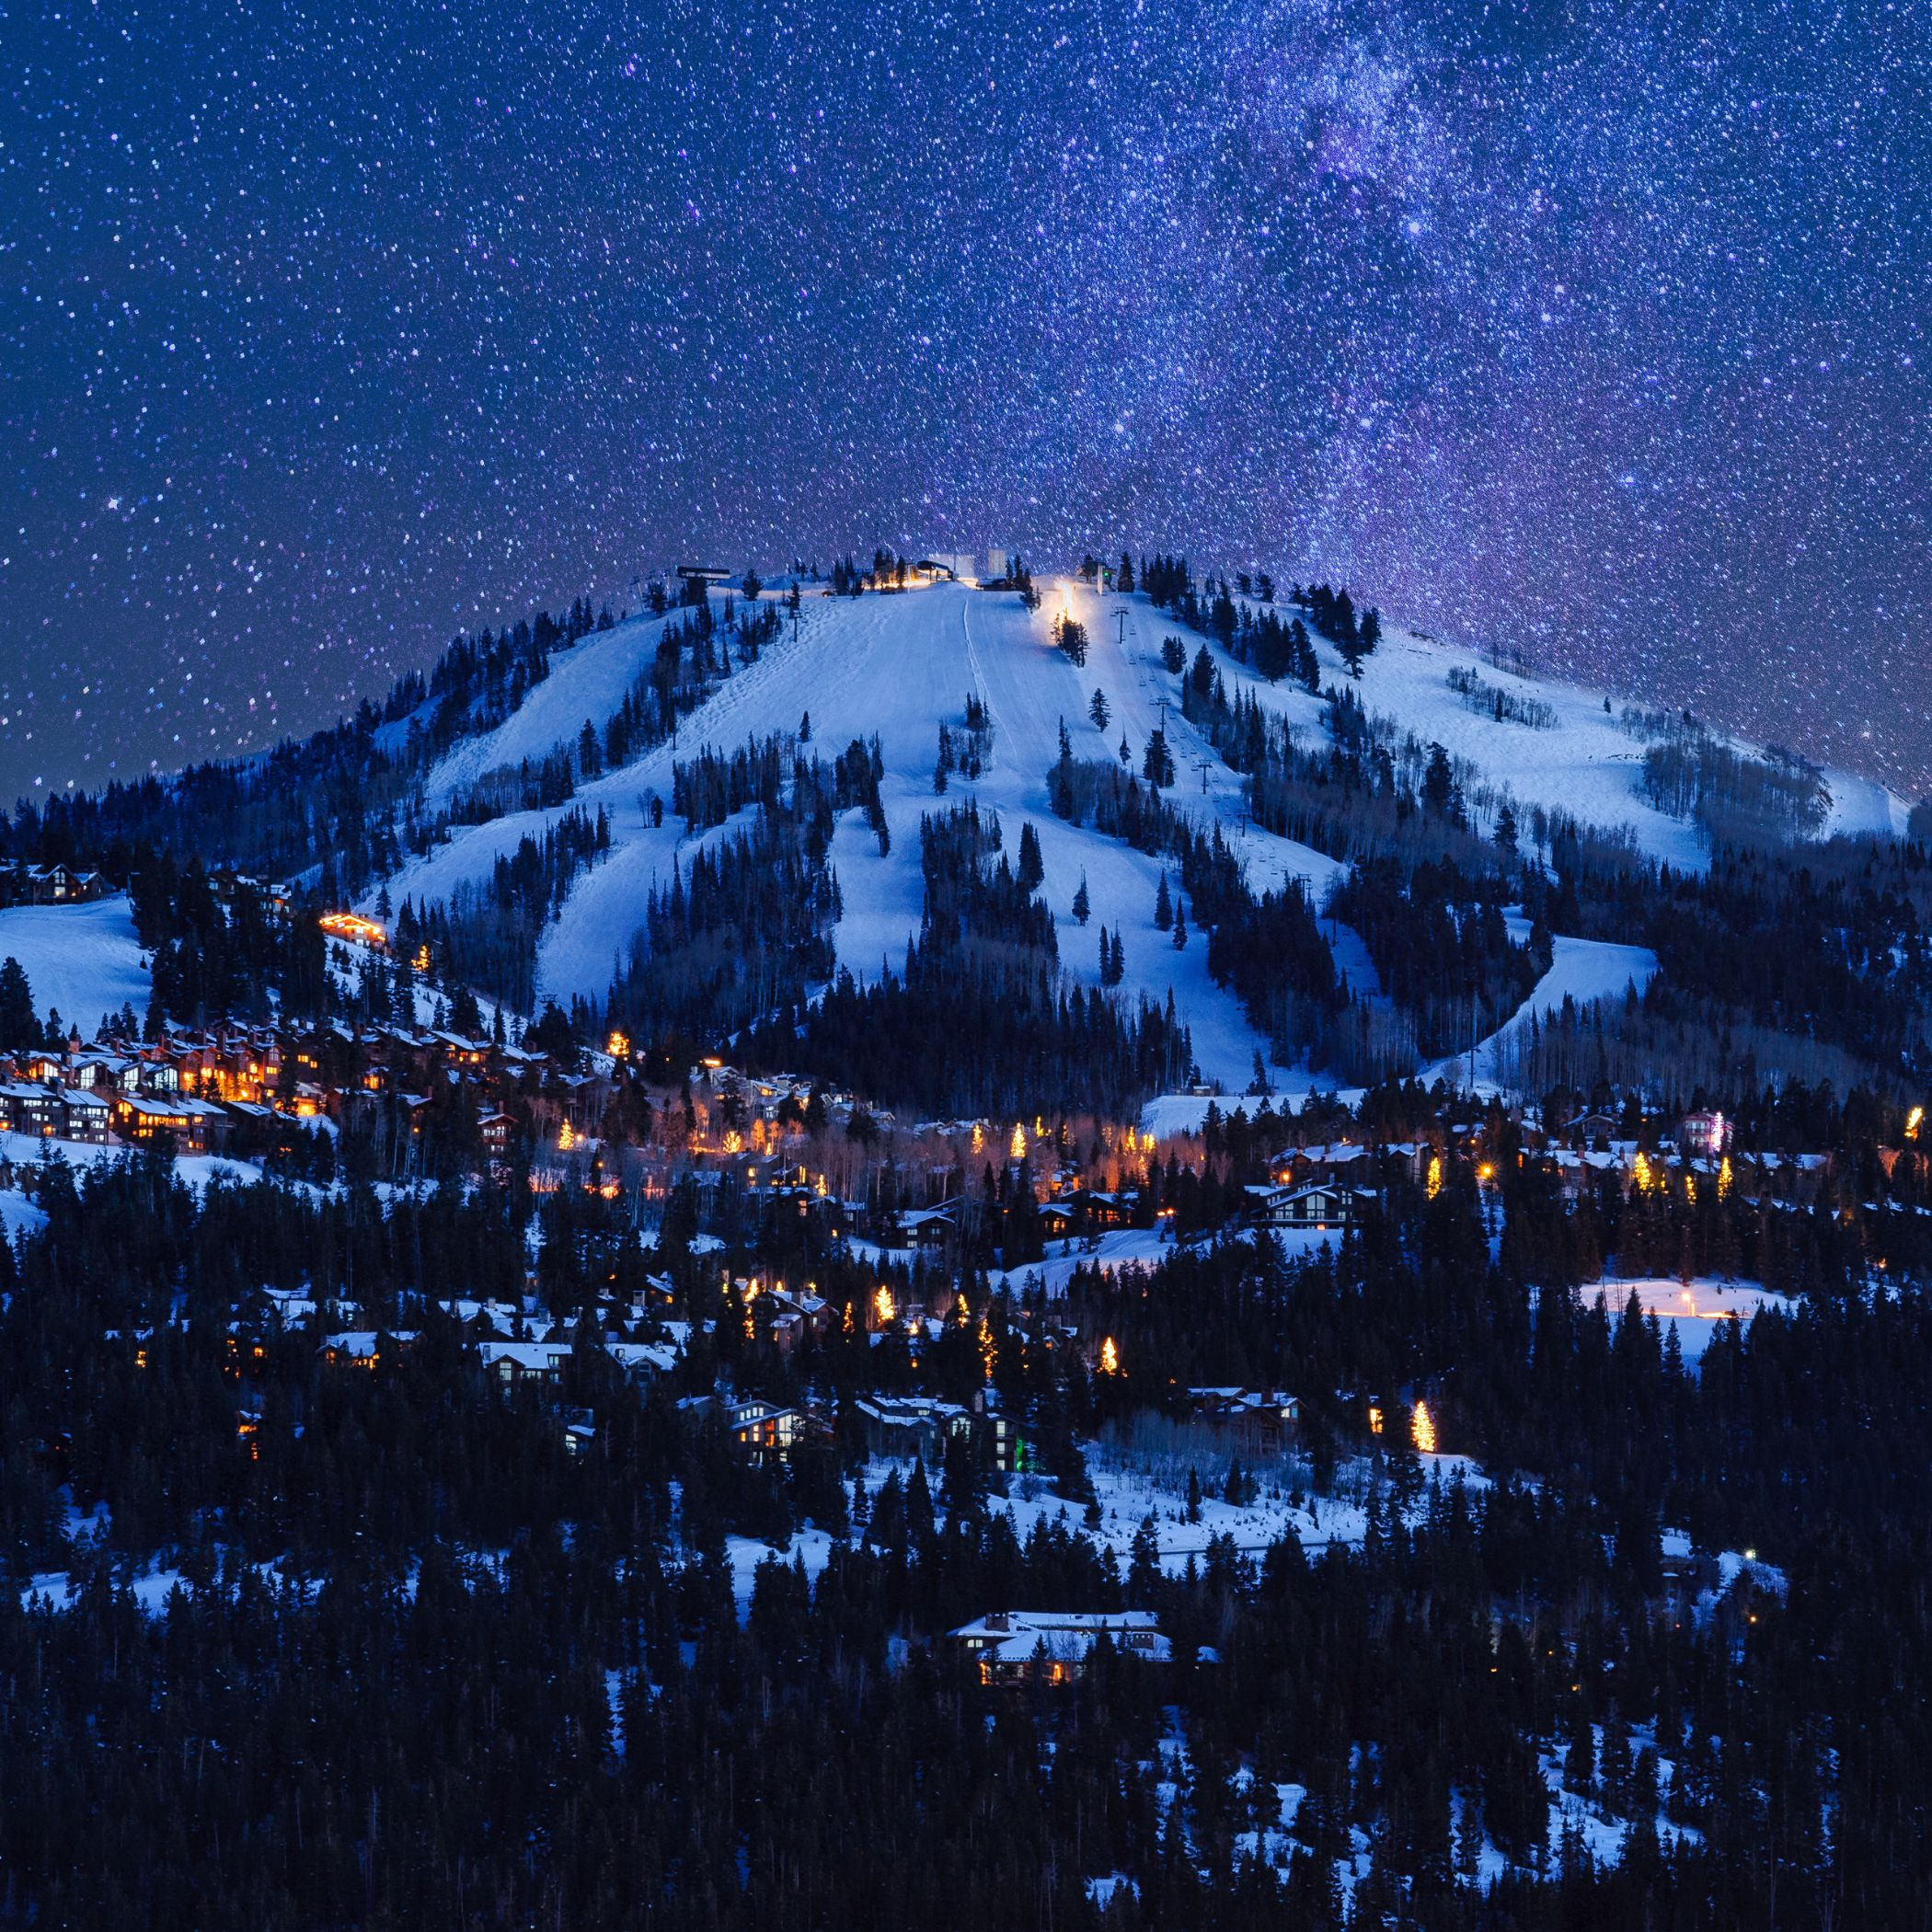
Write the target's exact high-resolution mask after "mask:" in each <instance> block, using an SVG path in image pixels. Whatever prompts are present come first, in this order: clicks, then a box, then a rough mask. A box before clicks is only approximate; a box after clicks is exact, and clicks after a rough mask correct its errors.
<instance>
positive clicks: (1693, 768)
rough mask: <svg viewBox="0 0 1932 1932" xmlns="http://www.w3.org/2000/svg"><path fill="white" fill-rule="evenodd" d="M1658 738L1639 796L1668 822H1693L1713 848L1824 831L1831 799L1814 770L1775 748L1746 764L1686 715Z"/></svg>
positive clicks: (1746, 758)
mask: <svg viewBox="0 0 1932 1932" xmlns="http://www.w3.org/2000/svg"><path fill="white" fill-rule="evenodd" d="M1643 787H1644V792H1645V795H1646V796H1647V797H1648V798H1649V799H1650V802H1651V803H1652V804H1653V805H1655V806H1656V807H1657V809H1658V810H1659V811H1667V812H1669V813H1670V814H1671V816H1672V817H1673V818H1680V819H1687V818H1695V819H1696V821H1697V822H1698V823H1699V824H1700V825H1702V826H1703V828H1704V830H1705V832H1706V833H1707V834H1708V836H1709V838H1710V841H1711V843H1712V844H1713V845H1773V846H1776V845H1781V844H1788V843H1789V842H1790V841H1791V840H1793V839H1801V838H1810V837H1811V836H1813V835H1814V834H1816V833H1817V832H1818V831H1819V830H1820V829H1821V828H1822V827H1823V824H1824V821H1825V817H1826V814H1827V813H1828V812H1829V811H1831V805H1832V795H1831V791H1830V789H1829V788H1828V787H1827V786H1826V784H1825V782H1824V776H1823V773H1822V772H1820V771H1819V770H1818V768H1817V766H1815V765H1808V764H1806V763H1805V761H1804V760H1803V759H1801V758H1798V757H1794V756H1793V755H1792V754H1791V753H1789V752H1787V751H1785V750H1783V749H1782V748H1781V747H1778V746H1776V745H1774V746H1772V747H1771V748H1770V749H1769V750H1767V751H1766V752H1765V755H1764V756H1763V757H1761V758H1754V757H1751V756H1750V755H1749V754H1748V753H1742V752H1740V751H1738V750H1736V749H1735V748H1734V747H1732V746H1731V745H1728V744H1725V743H1723V742H1721V741H1720V740H1719V739H1717V738H1714V737H1713V736H1712V735H1711V733H1710V732H1709V731H1708V730H1706V729H1705V728H1704V726H1702V725H1701V724H1698V723H1696V721H1695V720H1694V719H1690V718H1689V716H1688V714H1686V715H1685V717H1684V718H1683V719H1667V720H1664V721H1663V723H1662V736H1661V737H1660V738H1658V739H1657V740H1656V742H1652V743H1650V744H1649V745H1646V746H1645V748H1644V754H1643Z"/></svg>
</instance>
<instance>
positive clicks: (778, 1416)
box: [678, 1396, 808, 1463]
mask: <svg viewBox="0 0 1932 1932" xmlns="http://www.w3.org/2000/svg"><path fill="white" fill-rule="evenodd" d="M678 1407H679V1408H680V1409H683V1410H684V1411H685V1413H686V1414H689V1415H697V1416H708V1415H716V1416H717V1417H718V1418H719V1420H721V1421H722V1422H723V1424H724V1428H725V1432H726V1433H727V1434H728V1435H729V1436H730V1438H731V1440H732V1441H733V1442H734V1443H737V1445H738V1447H739V1448H740V1449H741V1450H742V1452H743V1453H744V1455H745V1456H746V1458H747V1459H748V1460H749V1461H751V1462H753V1463H762V1462H765V1461H766V1460H767V1459H770V1460H773V1461H777V1462H783V1461H784V1460H785V1459H786V1458H787V1457H788V1455H790V1454H791V1452H792V1451H793V1450H794V1449H796V1448H797V1447H798V1445H799V1443H800V1442H802V1441H803V1440H804V1438H805V1435H806V1432H807V1426H808V1418H807V1417H806V1415H805V1413H804V1411H803V1410H802V1409H787V1408H785V1407H783V1406H782V1405H781V1404H779V1403H776V1402H767V1401H765V1399H764V1397H760V1396H749V1397H744V1398H742V1399H739V1398H736V1397H729V1396H686V1397H684V1400H683V1401H682V1402H680V1403H679V1404H678Z"/></svg>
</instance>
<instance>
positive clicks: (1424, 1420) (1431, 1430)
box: [1409, 1402, 1435, 1455]
mask: <svg viewBox="0 0 1932 1932" xmlns="http://www.w3.org/2000/svg"><path fill="white" fill-rule="evenodd" d="M1409 1441H1410V1442H1412V1443H1414V1444H1415V1445H1416V1448H1417V1449H1418V1450H1419V1451H1420V1453H1421V1454H1422V1455H1434V1454H1435V1418H1434V1417H1433V1416H1432V1415H1431V1414H1430V1413H1429V1405H1428V1403H1426V1402H1418V1403H1417V1404H1416V1407H1415V1413H1414V1414H1413V1415H1412V1416H1410V1417H1409Z"/></svg>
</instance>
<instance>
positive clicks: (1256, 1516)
mask: <svg viewBox="0 0 1932 1932" xmlns="http://www.w3.org/2000/svg"><path fill="white" fill-rule="evenodd" d="M1230 1459H1231V1457H1230V1452H1229V1451H1228V1450H1227V1449H1226V1448H1225V1447H1222V1448H1218V1449H1217V1448H1214V1447H1212V1446H1203V1447H1202V1449H1201V1452H1200V1454H1199V1455H1187V1456H1182V1457H1181V1458H1179V1459H1178V1460H1177V1459H1176V1458H1175V1457H1173V1456H1171V1455H1167V1456H1153V1455H1139V1454H1135V1453H1133V1452H1131V1451H1130V1450H1128V1449H1126V1448H1118V1449H1117V1448H1114V1447H1111V1446H1110V1445H1108V1444H1104V1443H1094V1444H1090V1445H1089V1446H1088V1449H1087V1470H1088V1473H1089V1475H1090V1476H1091V1477H1092V1479H1093V1486H1094V1494H1095V1497H1096V1499H1097V1500H1098V1502H1099V1505H1100V1526H1099V1528H1098V1529H1094V1528H1091V1527H1089V1526H1088V1524H1087V1520H1086V1510H1085V1507H1084V1505H1081V1504H1076V1503H1072V1502H1068V1501H1065V1500H1064V1499H1063V1498H1062V1497H1061V1496H1060V1495H1059V1493H1058V1492H1057V1491H1056V1489H1054V1487H1053V1485H1052V1482H1051V1480H1049V1479H1048V1478H1044V1477H1039V1476H1013V1477H1010V1478H1008V1479H1007V1491H1008V1493H1007V1494H1006V1495H1005V1496H992V1497H989V1498H988V1499H987V1504H986V1506H987V1508H988V1509H989V1510H992V1511H994V1512H997V1513H999V1514H1002V1515H1005V1516H1006V1517H1007V1518H1008V1519H1009V1520H1010V1521H1011V1523H1012V1524H1013V1531H1014V1534H1015V1535H1017V1536H1018V1538H1019V1540H1020V1541H1021V1542H1022V1543H1024V1542H1025V1541H1026V1539H1027V1538H1028V1537H1029V1535H1031V1534H1032V1532H1033V1529H1034V1527H1035V1525H1036V1524H1041V1523H1050V1524H1061V1525H1063V1526H1064V1528H1066V1529H1067V1530H1069V1531H1071V1532H1072V1533H1074V1534H1075V1535H1085V1536H1087V1537H1088V1538H1089V1539H1090V1540H1092V1541H1093V1542H1094V1543H1095V1544H1096V1546H1097V1547H1099V1548H1101V1549H1110V1550H1111V1551H1112V1552H1113V1553H1114V1556H1115V1558H1116V1559H1117V1560H1118V1561H1119V1563H1120V1566H1121V1570H1122V1571H1123V1572H1124V1570H1126V1568H1127V1565H1128V1563H1129V1561H1130V1559H1131V1558H1132V1557H1133V1539H1134V1535H1135V1533H1136V1532H1137V1531H1138V1530H1139V1529H1140V1528H1141V1526H1142V1524H1144V1523H1145V1522H1148V1521H1149V1520H1151V1521H1152V1523H1153V1525H1154V1534H1155V1539H1156V1544H1157V1545H1158V1547H1159V1550H1160V1561H1161V1568H1162V1569H1163V1570H1165V1571H1166V1572H1167V1574H1168V1575H1170V1576H1176V1577H1178V1576H1180V1575H1182V1574H1183V1573H1184V1572H1185V1571H1186V1570H1187V1567H1188V1564H1189V1561H1190V1559H1191V1560H1193V1561H1195V1562H1200V1561H1201V1560H1202V1558H1204V1557H1205V1556H1206V1553H1207V1547H1208V1545H1209V1544H1210V1542H1212V1541H1213V1539H1214V1538H1215V1537H1217V1536H1227V1537H1230V1538H1231V1539H1232V1540H1233V1542H1234V1546H1235V1547H1236V1550H1237V1551H1239V1552H1240V1554H1241V1555H1243V1556H1245V1557H1250V1558H1253V1557H1259V1556H1260V1555H1261V1554H1262V1553H1263V1552H1264V1551H1265V1550H1267V1549H1269V1548H1270V1547H1272V1546H1273V1545H1274V1544H1276V1543H1279V1542H1280V1541H1281V1540H1282V1537H1283V1536H1286V1535H1293V1536H1294V1537H1295V1538H1296V1539H1297V1540H1298V1541H1299V1542H1300V1543H1301V1545H1302V1547H1303V1548H1304V1549H1305V1550H1306V1551H1307V1552H1308V1553H1309V1554H1310V1555H1311V1556H1312V1555H1316V1554H1318V1553H1319V1552H1320V1551H1322V1550H1324V1549H1327V1548H1328V1547H1329V1546H1331V1545H1335V1546H1351V1545H1356V1544H1359V1543H1360V1542H1361V1541H1362V1539H1363V1535H1365V1534H1366V1532H1367V1529H1368V1512H1367V1508H1366V1501H1367V1497H1368V1486H1369V1484H1370V1482H1371V1481H1372V1480H1373V1478H1372V1476H1371V1474H1370V1472H1369V1470H1368V1467H1367V1466H1366V1465H1356V1464H1350V1465H1345V1466H1343V1467H1342V1469H1341V1470H1340V1473H1339V1474H1338V1477H1337V1479H1336V1482H1335V1485H1334V1491H1333V1493H1332V1494H1328V1495H1319V1496H1317V1495H1316V1494H1314V1493H1312V1491H1311V1489H1310V1486H1309V1472H1308V1470H1307V1468H1306V1466H1305V1465H1303V1464H1301V1463H1300V1462H1298V1461H1296V1460H1295V1459H1294V1458H1293V1457H1292V1456H1290V1457H1282V1458H1281V1459H1279V1460H1278V1461H1277V1462H1275V1463H1272V1464H1270V1465H1266V1466H1260V1467H1259V1468H1258V1469H1250V1471H1249V1473H1250V1475H1251V1476H1253V1477H1254V1478H1255V1480H1256V1483H1257V1486H1258V1493H1257V1494H1256V1496H1255V1498H1254V1500H1253V1501H1248V1502H1243V1503H1230V1502H1228V1501H1226V1500H1225V1497H1224V1496H1223V1495H1222V1493H1221V1491H1222V1489H1223V1487H1224V1486H1225V1481H1226V1478H1227V1471H1228V1464H1229V1461H1230ZM1420 1461H1421V1464H1422V1470H1423V1484H1424V1488H1423V1492H1422V1494H1421V1496H1420V1497H1419V1499H1418V1500H1417V1501H1416V1502H1415V1503H1414V1504H1413V1506H1412V1507H1411V1509H1410V1510H1409V1518H1410V1520H1411V1521H1415V1522H1420V1520H1421V1518H1422V1516H1423V1515H1424V1513H1425V1512H1426V1511H1427V1508H1428V1491H1429V1489H1430V1488H1431V1487H1432V1486H1434V1485H1437V1484H1449V1485H1453V1484H1454V1483H1455V1482H1456V1481H1458V1480H1460V1481H1463V1482H1466V1483H1468V1484H1471V1485H1472V1486H1475V1487H1478V1488H1479V1487H1481V1486H1483V1485H1484V1483H1485V1482H1486V1480H1487V1478H1485V1477H1484V1476H1483V1474H1482V1472H1481V1470H1480V1469H1478V1467H1477V1466H1476V1465H1475V1464H1474V1463H1472V1462H1471V1461H1470V1460H1469V1459H1468V1458H1467V1457H1466V1456H1460V1455H1425V1456H1423V1457H1421V1458H1420ZM1190 1467H1191V1468H1194V1469H1196V1470H1197V1471H1198V1473H1199V1475H1200V1478H1201V1484H1202V1499H1201V1504H1200V1515H1199V1520H1198V1521H1195V1522H1190V1521H1189V1519H1188V1501H1187V1487H1188V1484H1187V1477H1188V1470H1189V1468H1190ZM894 1473H896V1474H897V1476H898V1478H899V1479H900V1481H901V1482H902V1483H903V1482H905V1481H907V1480H908V1479H909V1478H911V1476H912V1473H913V1464H912V1463H911V1461H909V1460H895V1459H892V1458H890V1457H880V1456H875V1457H873V1458H872V1459H871V1460H870V1461H869V1462H868V1463H867V1465H866V1466H865V1468H864V1470H863V1471H862V1472H861V1474H862V1476H863V1479H864V1482H865V1486H866V1493H867V1495H868V1497H871V1496H877V1495H878V1493H879V1489H880V1485H881V1484H882V1483H883V1482H884V1481H885V1479H886V1478H887V1476H888V1475H891V1474H894ZM926 1481H927V1483H928V1484H929V1485H930V1487H931V1489H932V1491H933V1498H934V1504H935V1507H936V1508H937V1509H938V1511H939V1513H940V1514H941V1515H942V1516H943V1515H944V1513H945V1511H944V1506H943V1501H942V1499H941V1488H942V1485H941V1479H940V1477H939V1474H938V1472H937V1470H935V1469H928V1470H927V1472H926ZM855 1535H857V1531H856V1530H855ZM832 1544H833V1539H832V1538H831V1537H830V1536H828V1535H826V1534H825V1533H824V1532H823V1531H822V1530H820V1529H816V1528H806V1529H801V1530H799V1532H798V1533H797V1534H796V1535H793V1537H792V1538H791V1540H790V1541H789V1542H788V1543H786V1544H783V1545H773V1544H768V1543H761V1542H759V1541H758V1540H757V1539H756V1538H754V1537H750V1536H733V1537H730V1538H729V1539H728V1541H727V1556H728V1558H729V1560H730V1566H731V1581H732V1587H733V1589H734V1590H735V1591H736V1593H737V1596H738V1601H739V1604H740V1605H741V1606H742V1605H743V1604H748V1603H749V1602H750V1601H751V1593H752V1583H753V1577H754V1576H755V1574H756V1572H757V1569H758V1565H759V1564H760V1563H761V1562H763V1561H765V1559H766V1558H769V1557H772V1556H776V1557H778V1558H781V1559H782V1560H783V1561H785V1562H787V1563H790V1562H792V1561H794V1560H795V1559H796V1558H800V1557H802V1558H803V1559H804V1563H805V1573H806V1575H807V1576H808V1577H811V1578H813V1579H816V1578H817V1577H818V1576H819V1574H820V1573H821V1572H822V1570H824V1567H825V1563H826V1559H827V1558H828V1557H829V1556H830V1554H831V1550H832ZM989 1607H995V1606H989ZM1009 1607H1013V1608H1022V1607H1025V1606H1023V1605H1011V1606H1009Z"/></svg>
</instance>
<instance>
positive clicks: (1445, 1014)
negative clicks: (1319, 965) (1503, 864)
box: [1328, 858, 1551, 1059]
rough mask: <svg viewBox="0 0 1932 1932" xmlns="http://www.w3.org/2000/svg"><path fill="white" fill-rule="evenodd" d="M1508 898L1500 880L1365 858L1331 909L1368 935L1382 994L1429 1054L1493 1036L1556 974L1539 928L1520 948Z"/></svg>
mask: <svg viewBox="0 0 1932 1932" xmlns="http://www.w3.org/2000/svg"><path fill="white" fill-rule="evenodd" d="M1500 900H1501V886H1500V884H1499V881H1498V880H1496V878H1495V876H1494V875H1493V874H1490V875H1479V876H1478V877H1475V878H1470V877H1468V876H1466V874H1464V873H1462V872H1460V871H1459V870H1458V869H1457V868H1455V866H1453V865H1450V864H1447V863H1442V864H1433V863H1430V862H1428V861H1424V862H1423V863H1422V864H1420V865H1418V866H1414V867H1410V868H1404V867H1402V866H1401V865H1399V864H1398V863H1397V861H1396V860H1394V859H1392V858H1363V859H1358V860H1357V861H1356V862H1355V864H1354V865H1353V866H1352V867H1351V868H1350V870H1349V871H1348V872H1347V873H1346V874H1345V875H1343V877H1342V878H1341V880H1340V881H1339V883H1338V884H1337V886H1336V888H1335V891H1333V892H1332V893H1331V894H1330V896H1329V901H1328V910H1329V912H1330V913H1331V914H1333V915H1334V916H1335V917H1336V918H1338V919H1343V920H1346V921H1347V922H1348V924H1349V925H1350V926H1352V927H1353V928H1354V929H1355V931H1356V932H1357V933H1359V934H1360V935H1361V936H1362V939H1363V944H1364V945H1365V946H1366V947H1367V948H1368V952H1369V957H1370V959H1371V960H1374V965H1375V972H1376V974H1377V976H1378V977H1379V978H1380V980H1381V983H1382V990H1383V991H1384V992H1385V993H1386V994H1387V995H1389V996H1390V997H1392V998H1393V999H1395V1000H1396V1001H1397V1004H1398V1005H1400V1006H1402V1007H1404V1008H1405V1009H1406V1010H1407V1011H1408V1012H1409V1014H1410V1015H1411V1016H1412V1017H1413V1018H1414V1020H1415V1022H1416V1029H1417V1034H1416V1039H1417V1045H1418V1048H1419V1050H1420V1052H1421V1053H1422V1054H1423V1056H1424V1057H1425V1058H1428V1059H1434V1058H1436V1057H1438V1056H1439V1055H1441V1054H1443V1053H1449V1052H1455V1051H1457V1050H1458V1049H1461V1048H1464V1047H1467V1046H1470V1045H1472V1044H1473V1043H1474V1042H1475V1041H1478V1040H1481V1039H1483V1038H1484V1037H1485V1036H1486V1035H1488V1034H1489V1033H1491V1032H1493V1031H1494V1030H1495V1029H1497V1028H1498V1027H1499V1026H1501V1024H1502V1022H1503V1021H1504V1020H1505V1019H1507V1018H1509V1017H1510V1015H1511V1014H1512V1013H1513V1012H1514V1011H1515V1010H1516V1008H1517V1007H1518V1006H1521V1005H1522V1004H1523V1002H1524V1000H1525V999H1526V998H1527V997H1528V996H1529V993H1530V989H1531V988H1532V987H1533V986H1534V985H1535V983H1536V982H1537V980H1538V979H1540V978H1541V977H1542V975H1543V974H1544V973H1545V972H1547V971H1548V970H1549V962H1550V957H1551V945H1550V936H1549V934H1548V933H1547V932H1546V931H1543V930H1542V929H1540V928H1538V929H1537V930H1535V932H1534V933H1533V934H1532V936H1531V937H1530V939H1529V940H1528V942H1527V943H1526V944H1523V945H1519V944H1517V943H1516V942H1515V941H1514V940H1512V938H1511V937H1510V934H1509V929H1508V926H1507V924H1506V922H1505V921H1504V918H1503V914H1502V908H1501V903H1500Z"/></svg>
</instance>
